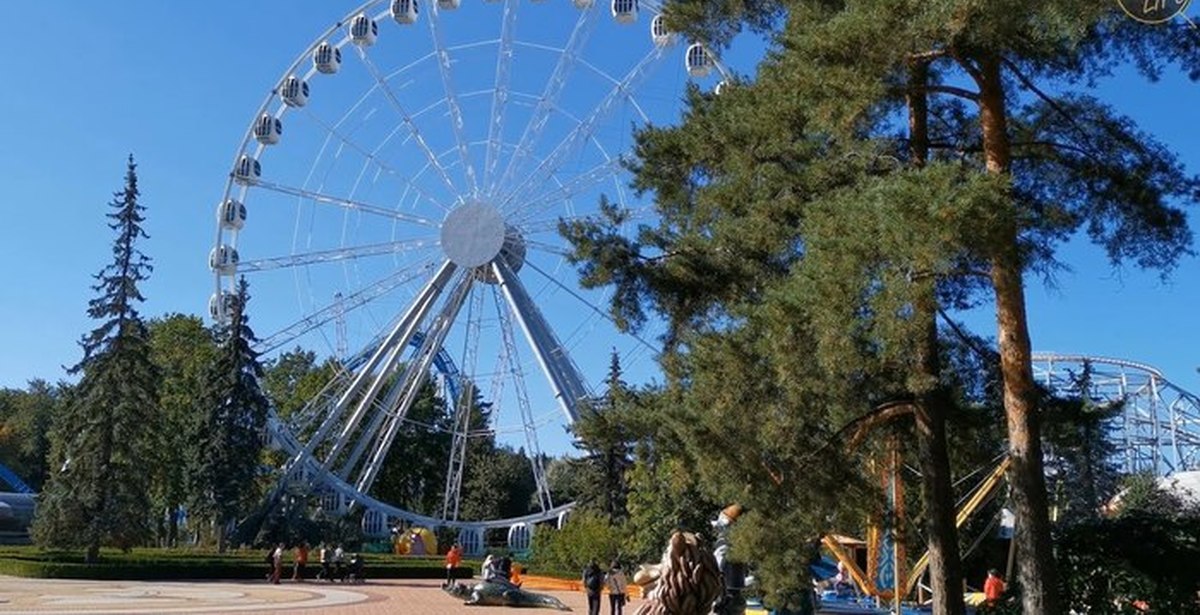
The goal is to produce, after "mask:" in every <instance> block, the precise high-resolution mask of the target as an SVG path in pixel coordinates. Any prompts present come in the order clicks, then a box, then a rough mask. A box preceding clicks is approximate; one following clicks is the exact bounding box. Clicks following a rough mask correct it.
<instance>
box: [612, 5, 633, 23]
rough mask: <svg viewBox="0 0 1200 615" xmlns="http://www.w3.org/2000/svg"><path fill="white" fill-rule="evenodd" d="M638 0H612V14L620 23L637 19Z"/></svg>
mask: <svg viewBox="0 0 1200 615" xmlns="http://www.w3.org/2000/svg"><path fill="white" fill-rule="evenodd" d="M637 11H638V5H637V0H612V16H613V19H616V20H617V23H620V24H631V23H633V22H635V21H637Z"/></svg>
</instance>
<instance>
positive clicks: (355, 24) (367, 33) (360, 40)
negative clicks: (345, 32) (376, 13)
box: [350, 13, 379, 47]
mask: <svg viewBox="0 0 1200 615" xmlns="http://www.w3.org/2000/svg"><path fill="white" fill-rule="evenodd" d="M378 38H379V24H377V23H375V20H374V19H371V18H370V17H368V16H367V14H366V13H359V14H358V15H355V16H354V19H353V20H351V21H350V42H351V43H354V44H355V45H358V46H360V47H370V46H371V45H374V44H375V40H376V39H378Z"/></svg>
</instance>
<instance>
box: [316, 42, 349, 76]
mask: <svg viewBox="0 0 1200 615" xmlns="http://www.w3.org/2000/svg"><path fill="white" fill-rule="evenodd" d="M313 66H316V67H317V70H318V71H321V72H322V73H324V74H326V75H332V74H334V73H336V72H338V69H339V68H341V67H342V50H341V49H338V48H337V47H334V46H333V45H331V44H329V43H321V44H320V45H317V49H316V51H313Z"/></svg>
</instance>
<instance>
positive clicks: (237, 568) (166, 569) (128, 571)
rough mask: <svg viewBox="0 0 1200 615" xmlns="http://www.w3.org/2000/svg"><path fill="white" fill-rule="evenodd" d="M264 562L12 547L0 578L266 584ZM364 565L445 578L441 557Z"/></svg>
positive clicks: (386, 558) (376, 574)
mask: <svg viewBox="0 0 1200 615" xmlns="http://www.w3.org/2000/svg"><path fill="white" fill-rule="evenodd" d="M313 555H315V554H313ZM265 556H266V551H242V552H236V553H228V554H218V553H215V552H210V551H200V550H196V551H189V550H165V549H134V550H133V551H130V552H128V553H122V552H120V551H109V550H103V551H101V554H100V561H99V562H97V563H95V564H85V563H84V562H83V554H82V553H79V552H72V551H44V550H41V549H38V548H36V547H24V548H17V547H8V548H0V574H6V575H12V576H20V577H35V578H48V579H105V580H166V579H192V580H218V579H225V580H228V579H261V578H263V577H264V576H265V575H266V572H267V564H266V563H265V562H264V561H263V560H264V558H265ZM363 560H364V563H365V567H366V575H367V578H369V579H440V578H445V574H446V569H445V564H444V562H443V560H442V559H441V558H438V557H425V558H422V557H398V556H393V555H382V554H380V555H377V554H364V555H363ZM320 567H321V565H320V562H317V561H315V559H314V558H313V557H312V555H310V559H309V565H308V575H309V577H310V578H311V577H312V576H315V575H316V573H317V571H318V570H320ZM291 568H292V561H291V553H289V554H288V556H287V557H286V558H285V563H284V570H285V572H286V573H288V574H290V573H291ZM474 570H475V567H474V566H471V565H466V566H460V567H458V568H456V569H455V572H454V576H455V578H460V579H469V578H471V577H472V576H473V574H474Z"/></svg>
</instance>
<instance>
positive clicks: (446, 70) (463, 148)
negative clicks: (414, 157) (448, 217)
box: [426, 2, 479, 195]
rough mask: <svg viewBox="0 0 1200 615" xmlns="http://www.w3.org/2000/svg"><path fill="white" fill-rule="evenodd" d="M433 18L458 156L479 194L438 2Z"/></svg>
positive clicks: (431, 30) (432, 28)
mask: <svg viewBox="0 0 1200 615" xmlns="http://www.w3.org/2000/svg"><path fill="white" fill-rule="evenodd" d="M431 5H432V6H431V8H432V9H433V17H432V18H431V19H428V20H426V21H428V22H429V33H430V35H431V36H432V37H433V45H434V48H435V51H434V53H436V54H437V65H438V72H439V73H441V75H442V88H443V89H444V90H445V91H446V108H447V109H448V110H449V112H450V125H451V127H452V128H453V129H454V142H455V144H456V147H457V148H458V156H459V158H460V159H461V160H462V165H463V172H464V173H466V175H467V183H468V184H469V185H470V187H471V194H472V195H478V194H479V183H478V180H477V178H476V177H475V165H473V164H472V163H471V153H470V151H469V150H468V148H467V138H466V136H464V134H463V113H462V107H461V106H459V104H458V94H457V90H456V88H455V87H454V75H453V73H452V71H451V70H450V53H449V52H448V51H447V50H446V43H445V41H444V40H443V38H442V28H441V23H442V12H441V9H440V8H439V7H438V4H437V2H433V3H431Z"/></svg>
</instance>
